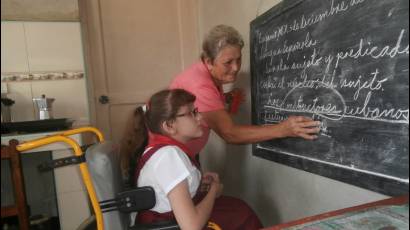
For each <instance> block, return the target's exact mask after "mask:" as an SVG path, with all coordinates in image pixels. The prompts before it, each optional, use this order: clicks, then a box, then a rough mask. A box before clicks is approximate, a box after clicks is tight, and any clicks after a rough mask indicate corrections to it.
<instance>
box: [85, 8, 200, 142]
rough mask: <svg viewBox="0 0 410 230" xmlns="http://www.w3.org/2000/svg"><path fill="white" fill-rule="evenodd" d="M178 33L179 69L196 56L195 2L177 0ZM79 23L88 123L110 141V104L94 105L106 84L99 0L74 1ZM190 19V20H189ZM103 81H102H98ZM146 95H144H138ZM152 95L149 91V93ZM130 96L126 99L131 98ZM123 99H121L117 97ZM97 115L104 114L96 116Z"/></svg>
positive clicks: (197, 50) (196, 16) (197, 32)
mask: <svg viewBox="0 0 410 230" xmlns="http://www.w3.org/2000/svg"><path fill="white" fill-rule="evenodd" d="M177 4H178V21H179V27H180V30H179V34H180V38H181V50H180V55H181V56H180V58H181V63H182V64H181V67H180V68H181V70H183V69H184V68H186V67H187V66H188V65H190V64H191V63H192V62H193V60H196V59H197V58H198V56H199V50H200V45H199V27H198V25H199V17H198V14H199V13H198V6H199V3H198V0H178V2H177ZM78 8H79V17H80V24H81V32H82V40H83V49H84V60H85V73H86V80H87V90H88V101H89V106H90V108H89V110H90V121H91V124H92V125H94V126H96V127H97V128H99V129H100V130H101V131H102V132H103V133H104V135H105V137H106V138H107V139H111V136H112V130H111V127H110V104H109V103H108V104H105V105H102V104H100V103H99V102H98V98H99V96H100V95H108V96H110V97H111V96H112V97H113V98H110V99H111V100H112V101H113V102H114V100H115V101H117V99H118V97H117V96H116V95H109V87H108V85H107V82H108V81H107V69H106V54H105V45H104V37H103V32H104V31H103V24H102V17H101V5H100V0H78ZM190 19H191V20H190ZM101 79H103V80H101ZM141 93H144V94H147V92H141ZM151 93H153V92H149V94H151ZM135 96H136V95H134V97H135ZM132 97H133V96H130V97H129V98H132ZM121 98H123V97H121ZM98 114H106V115H105V116H101V115H100V116H98Z"/></svg>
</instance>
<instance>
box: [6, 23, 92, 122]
mask: <svg viewBox="0 0 410 230" xmlns="http://www.w3.org/2000/svg"><path fill="white" fill-rule="evenodd" d="M84 69H85V67H84V57H83V47H82V41H81V31H80V23H79V22H34V21H2V22H1V81H2V93H3V90H7V97H9V98H11V99H13V100H14V101H15V104H14V105H13V106H12V107H11V112H12V118H13V121H28V120H34V119H36V114H35V113H36V110H35V108H34V105H33V103H32V98H33V97H41V95H42V94H45V95H46V97H50V98H55V99H56V100H55V102H54V103H53V114H54V118H72V119H75V120H76V122H77V123H78V124H87V123H89V115H88V114H89V111H88V101H87V90H86V83H85V78H84Z"/></svg>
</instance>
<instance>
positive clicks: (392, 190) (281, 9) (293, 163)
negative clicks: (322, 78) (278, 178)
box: [250, 0, 409, 196]
mask: <svg viewBox="0 0 410 230" xmlns="http://www.w3.org/2000/svg"><path fill="white" fill-rule="evenodd" d="M304 1H306V0H284V1H282V2H281V3H279V4H278V5H276V6H275V7H273V8H271V9H270V10H268V11H267V12H265V13H264V14H263V15H261V16H259V17H257V18H256V19H255V20H253V21H252V22H251V25H250V26H251V29H250V53H251V75H252V80H251V84H252V95H251V97H252V98H251V100H252V123H253V124H256V125H259V124H260V121H259V120H258V116H257V103H258V96H259V94H260V92H259V91H258V90H259V88H258V87H256V86H257V85H258V83H259V82H258V78H257V77H255V76H256V75H257V70H256V66H257V65H256V58H255V57H253V55H254V50H253V49H254V47H255V44H254V43H255V36H256V35H255V34H254V30H255V28H256V27H257V25H259V24H264V23H266V22H269V21H271V20H274V19H275V18H276V17H279V16H280V15H282V14H284V13H286V12H287V11H289V10H292V9H293V8H294V7H297V6H298V5H299V4H301V3H303V2H304ZM252 152H253V154H254V155H255V156H258V157H261V158H264V159H267V160H270V161H274V162H277V163H280V164H284V165H287V166H290V167H294V168H297V169H301V170H304V171H307V172H310V173H314V174H318V175H321V176H324V177H328V178H331V179H335V180H338V181H342V182H345V183H349V184H352V185H356V186H359V187H362V188H365V189H369V190H372V191H375V192H379V193H382V194H386V195H391V196H398V195H402V194H405V193H408V191H409V188H408V183H405V182H400V181H396V180H392V179H390V178H389V177H383V176H378V175H374V174H368V173H364V172H361V171H352V170H351V169H349V168H348V167H346V168H343V167H336V166H334V165H332V164H327V163H326V162H325V161H321V160H317V161H315V160H311V159H308V158H305V157H303V156H294V155H292V154H283V153H281V152H278V151H272V150H271V149H266V148H263V147H261V145H260V144H253V145H252Z"/></svg>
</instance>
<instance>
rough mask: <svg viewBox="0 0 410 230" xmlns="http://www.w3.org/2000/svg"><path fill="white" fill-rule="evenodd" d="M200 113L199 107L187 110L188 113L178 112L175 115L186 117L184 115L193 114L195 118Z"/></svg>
mask: <svg viewBox="0 0 410 230" xmlns="http://www.w3.org/2000/svg"><path fill="white" fill-rule="evenodd" d="M198 114H199V111H198V108H195V109H193V110H192V111H189V112H186V113H181V114H177V115H176V116H175V117H184V116H188V115H190V116H192V117H194V118H196V117H197V116H198Z"/></svg>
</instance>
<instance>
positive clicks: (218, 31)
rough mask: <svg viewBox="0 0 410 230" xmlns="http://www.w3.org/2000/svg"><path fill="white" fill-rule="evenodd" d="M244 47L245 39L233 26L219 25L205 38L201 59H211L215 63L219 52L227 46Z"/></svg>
mask: <svg viewBox="0 0 410 230" xmlns="http://www.w3.org/2000/svg"><path fill="white" fill-rule="evenodd" d="M229 45H231V46H239V47H240V48H241V49H242V48H243V46H244V42H243V38H242V36H241V35H240V34H239V32H238V31H237V30H236V29H235V28H233V27H232V26H227V25H217V26H215V27H214V28H212V29H211V30H210V31H209V33H208V34H207V35H206V36H205V39H204V42H203V43H202V54H201V59H202V60H204V59H205V58H209V59H211V61H213V60H214V59H215V58H216V56H217V55H218V54H219V52H220V51H221V50H222V49H223V48H225V47H226V46H229Z"/></svg>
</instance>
